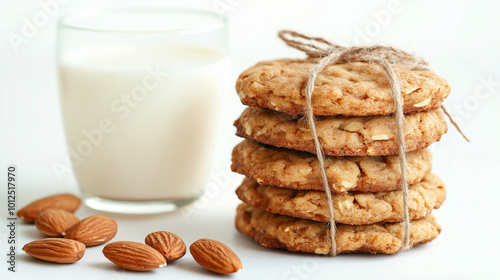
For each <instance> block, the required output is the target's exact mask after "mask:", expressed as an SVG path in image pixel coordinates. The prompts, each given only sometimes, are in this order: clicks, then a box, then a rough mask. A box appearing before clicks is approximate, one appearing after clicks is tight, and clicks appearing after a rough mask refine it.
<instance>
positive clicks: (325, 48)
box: [278, 30, 427, 255]
mask: <svg viewBox="0 0 500 280" xmlns="http://www.w3.org/2000/svg"><path fill="white" fill-rule="evenodd" d="M278 36H279V37H280V38H281V39H282V40H283V41H284V42H285V43H286V44H287V45H288V46H290V47H293V48H296V49H298V50H301V51H304V52H305V53H306V54H307V56H308V57H309V58H319V59H320V60H319V61H318V63H317V64H316V65H314V66H313V68H312V69H311V70H310V72H309V78H308V80H307V83H306V87H305V97H306V117H307V121H308V123H309V127H310V129H311V134H312V136H313V139H314V147H315V150H316V155H317V157H318V161H319V163H320V167H321V178H322V181H323V187H324V189H325V193H326V196H327V200H328V208H329V212H330V221H329V222H330V240H331V245H332V251H331V254H332V255H336V253H337V244H336V242H335V236H336V229H335V219H334V208H333V200H332V195H331V191H330V188H329V184H328V178H327V175H326V171H325V161H324V153H323V149H322V147H321V144H320V142H319V138H318V134H317V131H316V125H315V119H314V112H313V106H312V93H313V90H314V83H315V81H316V77H317V76H318V74H319V73H321V71H323V69H324V68H325V67H326V66H328V65H332V64H342V63H349V62H365V63H374V64H377V65H379V66H380V67H381V68H382V70H383V71H384V73H385V75H386V77H387V80H388V81H389V85H390V88H391V94H392V99H393V101H394V120H395V123H396V139H397V143H398V153H399V166H400V170H401V184H402V193H403V230H404V231H403V238H402V240H403V244H402V246H401V249H400V251H404V250H407V249H409V248H410V216H409V213H408V179H407V171H406V151H405V138H404V135H405V134H404V123H405V118H404V112H403V104H402V100H401V85H400V83H399V79H398V76H397V74H396V72H395V71H394V69H393V67H392V66H393V65H394V64H398V65H400V66H402V67H405V68H408V69H411V70H420V69H426V68H427V63H426V62H425V61H424V60H423V59H422V58H420V57H417V56H415V55H412V54H410V53H407V52H405V51H402V50H399V49H396V48H393V47H387V46H379V45H375V46H368V47H343V46H340V45H337V44H333V43H331V42H328V41H326V40H325V39H323V38H314V37H308V36H305V35H302V34H300V33H297V32H294V31H288V30H284V31H280V32H279V33H278Z"/></svg>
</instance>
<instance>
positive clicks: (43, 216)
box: [35, 208, 80, 237]
mask: <svg viewBox="0 0 500 280" xmlns="http://www.w3.org/2000/svg"><path fill="white" fill-rule="evenodd" d="M79 221H80V219H78V218H77V217H76V216H75V215H73V213H71V212H69V211H66V210H64V209H57V208H51V209H47V210H44V211H42V212H40V214H38V216H37V217H36V219H35V226H36V228H37V229H38V231H40V232H41V233H43V234H45V235H47V236H54V237H62V236H64V235H65V234H66V231H67V230H68V229H69V228H70V227H72V226H74V225H75V224H76V223H78V222H79Z"/></svg>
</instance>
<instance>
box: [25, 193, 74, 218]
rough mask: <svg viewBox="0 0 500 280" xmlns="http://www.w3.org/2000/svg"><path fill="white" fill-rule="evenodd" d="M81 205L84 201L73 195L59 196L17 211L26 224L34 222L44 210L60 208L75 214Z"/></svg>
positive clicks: (41, 200) (36, 202) (39, 201)
mask: <svg viewBox="0 0 500 280" xmlns="http://www.w3.org/2000/svg"><path fill="white" fill-rule="evenodd" d="M80 204H82V201H81V200H80V199H79V198H78V197H76V196H74V195H72V194H58V195H53V196H48V197H45V198H42V199H39V200H37V201H34V202H32V203H30V204H28V205H27V206H25V207H24V208H22V209H21V210H19V211H17V216H18V217H19V218H21V219H22V220H23V221H25V222H33V221H34V220H35V218H36V216H38V214H39V213H40V212H42V211H43V210H46V209H49V208H59V209H64V210H67V211H69V212H75V211H76V210H77V209H78V207H80Z"/></svg>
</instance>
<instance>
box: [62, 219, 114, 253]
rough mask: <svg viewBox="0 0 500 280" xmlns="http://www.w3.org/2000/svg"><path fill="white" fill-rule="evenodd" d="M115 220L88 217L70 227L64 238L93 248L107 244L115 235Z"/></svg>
mask: <svg viewBox="0 0 500 280" xmlns="http://www.w3.org/2000/svg"><path fill="white" fill-rule="evenodd" d="M117 230H118V226H117V225H116V222H115V220H113V219H111V218H109V217H106V216H90V217H88V218H85V219H83V220H81V221H80V222H79V223H77V224H75V225H74V226H72V227H71V228H70V229H68V231H67V232H66V235H64V238H67V239H73V240H77V241H80V242H82V243H83V244H85V246H87V247H89V246H95V245H100V244H103V243H106V242H108V241H109V240H111V239H112V238H113V237H115V235H116V231H117Z"/></svg>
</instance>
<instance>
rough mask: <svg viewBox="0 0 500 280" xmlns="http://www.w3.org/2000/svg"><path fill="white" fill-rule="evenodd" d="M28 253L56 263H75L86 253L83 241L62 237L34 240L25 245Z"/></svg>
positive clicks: (24, 248) (24, 249)
mask: <svg viewBox="0 0 500 280" xmlns="http://www.w3.org/2000/svg"><path fill="white" fill-rule="evenodd" d="M23 251H25V252H26V254H28V255H30V256H32V257H35V258H37V259H40V260H44V261H48V262H54V263H74V262H76V261H79V260H80V259H81V258H82V257H83V255H84V254H85V245H84V244H83V243H81V242H78V241H75V240H69V239H62V238H45V239H40V240H35V241H32V242H30V243H28V244H26V245H24V247H23Z"/></svg>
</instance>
